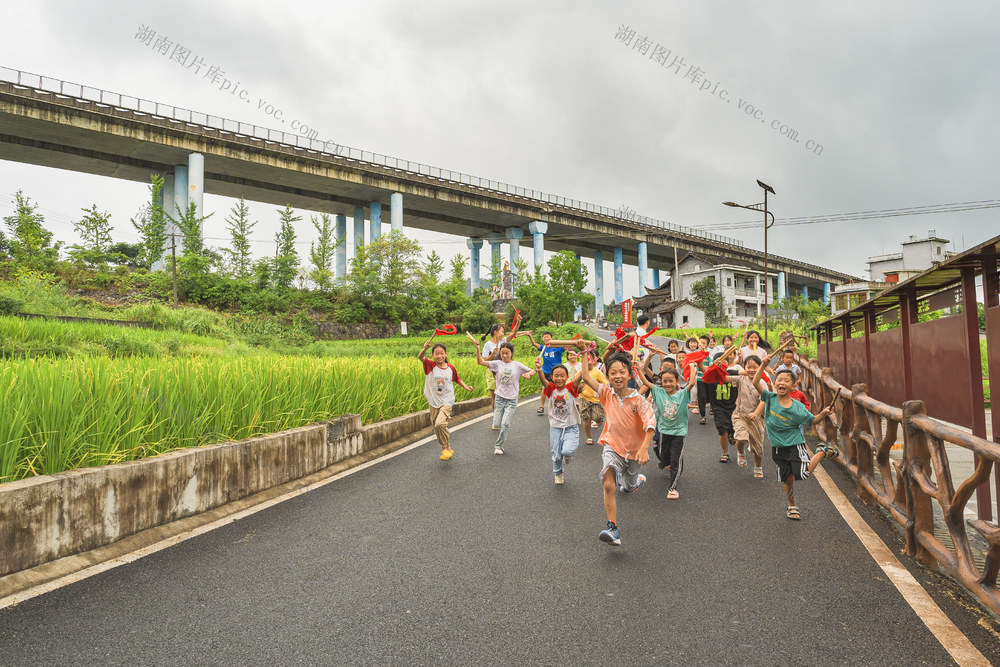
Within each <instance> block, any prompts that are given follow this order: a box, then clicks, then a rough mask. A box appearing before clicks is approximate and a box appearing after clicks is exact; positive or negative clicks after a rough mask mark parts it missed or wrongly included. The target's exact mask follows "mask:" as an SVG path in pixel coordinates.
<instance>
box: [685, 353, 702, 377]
mask: <svg viewBox="0 0 1000 667" xmlns="http://www.w3.org/2000/svg"><path fill="white" fill-rule="evenodd" d="M706 359H708V351H707V350H705V351H698V352H688V353H687V356H686V357H684V379H685V380H687V379H689V378H690V375H691V374H690V370H691V369H690V368H688V366H689V365H690V364H700V363H701V362H703V361H705V360H706ZM703 379H704V378H703Z"/></svg>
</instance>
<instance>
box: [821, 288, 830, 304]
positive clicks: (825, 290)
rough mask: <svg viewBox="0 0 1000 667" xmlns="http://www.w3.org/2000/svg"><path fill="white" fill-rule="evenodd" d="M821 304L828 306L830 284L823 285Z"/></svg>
mask: <svg viewBox="0 0 1000 667" xmlns="http://www.w3.org/2000/svg"><path fill="white" fill-rule="evenodd" d="M823 303H825V304H826V305H828V306H829V305H830V283H823Z"/></svg>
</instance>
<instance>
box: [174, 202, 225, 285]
mask: <svg viewBox="0 0 1000 667" xmlns="http://www.w3.org/2000/svg"><path fill="white" fill-rule="evenodd" d="M210 217H212V214H211V213H209V214H208V215H198V207H197V206H196V205H195V203H194V202H190V203H189V204H188V206H187V210H181V208H180V206H178V207H177V218H176V219H174V224H176V225H177V228H178V230H179V231H180V237H181V239H180V240H181V260H180V267H181V272H182V273H183V274H184V275H185V276H187V277H193V276H203V275H205V274H207V273H208V269H209V267H211V265H212V262H213V255H215V253H213V252H212V251H210V250H208V249H206V248H205V237H204V228H205V221H206V220H208V219H209V218H210ZM215 256H216V257H218V256H217V255H215Z"/></svg>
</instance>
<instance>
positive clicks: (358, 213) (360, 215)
mask: <svg viewBox="0 0 1000 667" xmlns="http://www.w3.org/2000/svg"><path fill="white" fill-rule="evenodd" d="M364 244H365V209H363V208H361V207H360V206H355V207H354V256H355V257H357V256H358V248H360V247H361V246H363V245H364Z"/></svg>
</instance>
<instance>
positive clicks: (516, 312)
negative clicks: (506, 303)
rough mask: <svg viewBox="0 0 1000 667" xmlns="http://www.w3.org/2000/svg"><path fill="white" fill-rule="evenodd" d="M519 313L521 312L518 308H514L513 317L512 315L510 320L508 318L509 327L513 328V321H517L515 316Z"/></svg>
mask: <svg viewBox="0 0 1000 667" xmlns="http://www.w3.org/2000/svg"><path fill="white" fill-rule="evenodd" d="M520 314H521V311H520V310H515V311H514V317H513V318H511V320H510V328H511V329H513V328H514V323H515V322H517V316H518V315H520Z"/></svg>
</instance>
